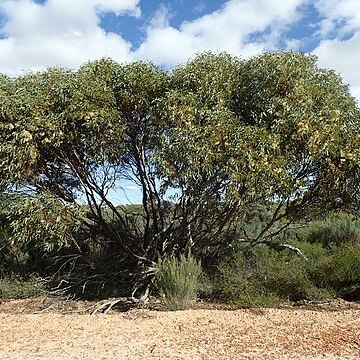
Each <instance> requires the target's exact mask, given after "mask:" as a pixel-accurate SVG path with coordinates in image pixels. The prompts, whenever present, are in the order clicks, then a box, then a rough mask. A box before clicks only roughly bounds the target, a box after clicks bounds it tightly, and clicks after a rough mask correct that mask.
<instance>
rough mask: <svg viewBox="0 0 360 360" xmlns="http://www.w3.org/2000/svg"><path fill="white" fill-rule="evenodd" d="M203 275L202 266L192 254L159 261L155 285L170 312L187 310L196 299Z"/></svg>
mask: <svg viewBox="0 0 360 360" xmlns="http://www.w3.org/2000/svg"><path fill="white" fill-rule="evenodd" d="M201 274H202V269H201V264H200V262H197V261H196V259H195V258H194V257H193V256H192V255H191V254H189V255H188V256H185V255H180V258H179V259H177V258H175V257H169V258H165V259H163V260H159V261H158V263H157V265H156V268H155V285H156V287H157V289H158V291H159V294H160V296H161V297H162V298H163V299H164V301H165V304H166V306H167V307H168V308H169V309H170V310H180V309H186V308H187V307H188V306H189V303H190V302H191V301H193V300H195V299H196V297H197V294H198V291H199V290H200V279H201Z"/></svg>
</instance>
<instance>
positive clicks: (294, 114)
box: [0, 53, 360, 289]
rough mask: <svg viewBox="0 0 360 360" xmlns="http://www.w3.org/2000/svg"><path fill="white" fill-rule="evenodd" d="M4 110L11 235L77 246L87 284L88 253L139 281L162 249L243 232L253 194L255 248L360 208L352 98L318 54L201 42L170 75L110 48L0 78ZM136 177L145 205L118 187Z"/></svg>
mask: <svg viewBox="0 0 360 360" xmlns="http://www.w3.org/2000/svg"><path fill="white" fill-rule="evenodd" d="M0 106H1V107H0V130H1V132H0V140H1V143H0V162H1V168H0V175H1V179H0V186H1V187H2V189H6V191H7V192H14V191H22V192H23V193H25V195H26V196H25V197H23V198H22V201H21V202H20V203H19V202H17V204H18V205H19V206H15V207H14V208H13V210H12V211H13V213H12V214H11V215H12V219H13V228H14V229H15V230H16V238H17V241H20V242H23V243H28V242H29V240H31V241H33V243H34V244H35V246H40V247H42V248H46V249H48V250H49V251H55V250H57V249H61V248H66V247H67V248H71V249H73V252H74V253H73V254H70V255H71V256H70V259H71V261H75V259H76V261H79V262H80V263H81V264H82V265H83V266H87V269H88V270H89V269H90V270H91V269H92V270H91V271H90V270H89V271H90V272H89V273H87V274H88V277H87V278H86V277H84V279H83V281H82V283H81V285H83V286H85V285H86V284H88V283H89V281H90V280H91V281H93V280H94V279H101V281H102V282H103V281H105V282H106V281H109V278H108V274H109V271H108V270H109V269H108V270H106V271H105V270H104V272H103V273H99V270H98V269H96V266H95V265H94V262H93V260H92V258H91V256H90V257H87V254H88V253H89V248H91V249H92V251H93V252H94V250H95V252H96V251H98V252H99V253H100V255H101V256H103V258H104V260H103V266H108V267H114V269H113V272H114V274H115V277H117V278H118V279H119V280H120V282H121V279H125V280H126V282H129V284H130V286H132V287H133V288H134V289H136V288H138V287H139V286H140V285H141V283H143V284H145V285H147V284H148V283H149V281H151V275H152V273H151V269H152V266H153V265H154V263H155V262H156V261H157V259H158V258H159V257H162V256H166V255H179V254H181V253H184V252H187V251H192V252H193V253H194V254H195V255H197V256H199V257H202V256H204V253H206V252H207V251H208V249H209V248H216V247H218V246H222V245H223V244H224V242H227V241H231V240H236V236H237V235H238V234H237V233H236V232H235V230H237V226H238V224H239V220H241V219H243V218H244V216H245V215H246V214H248V213H249V212H250V211H252V209H253V208H255V207H257V206H258V205H259V204H262V206H266V207H268V210H269V211H270V212H271V215H270V217H269V218H268V219H267V222H266V223H265V224H264V226H263V227H262V228H261V229H258V230H257V231H256V232H254V233H249V232H248V231H247V230H246V228H244V229H242V237H243V238H245V240H247V241H249V242H250V243H251V244H257V243H259V242H264V241H265V242H269V243H272V241H273V239H274V237H275V236H276V235H277V234H278V233H280V232H281V231H283V230H284V229H285V228H286V227H288V226H289V225H290V224H291V223H293V222H294V221H296V220H298V219H301V218H304V217H306V216H307V215H308V214H309V213H311V214H313V213H315V212H325V211H328V210H331V209H334V208H337V207H341V206H342V207H347V208H350V207H353V208H354V209H356V208H357V207H358V205H359V183H360V182H359V180H360V179H359V174H360V172H359V164H360V158H359V142H360V140H359V133H360V129H359V109H358V107H357V105H356V102H355V101H354V99H353V98H352V97H351V96H350V95H349V91H348V88H347V86H345V85H344V84H343V82H342V80H341V79H340V77H339V76H337V75H336V74H335V73H334V72H332V71H329V70H324V69H321V68H319V67H318V66H317V62H316V58H314V57H312V56H307V55H303V54H298V53H266V54H262V55H260V56H257V57H254V58H251V59H249V60H241V59H238V58H235V57H232V56H230V55H227V54H220V55H214V54H210V53H205V54H202V55H199V56H197V57H196V58H195V59H193V60H191V61H189V62H188V63H187V64H185V65H182V66H179V67H178V68H176V69H175V70H174V71H173V72H172V73H170V74H169V73H166V72H164V71H162V70H161V69H159V68H158V67H156V66H154V65H152V64H148V63H133V64H129V65H119V64H117V63H115V62H113V61H111V60H109V59H102V60H99V61H95V62H90V63H87V64H85V65H83V66H82V67H81V68H80V69H79V70H77V71H72V70H66V69H48V70H47V71H45V72H40V73H29V74H25V75H22V76H20V77H17V78H15V79H10V78H8V77H5V76H1V78H0ZM128 181H132V182H134V183H136V184H137V185H138V186H139V188H140V190H141V194H142V204H141V211H137V212H136V213H134V212H131V211H128V207H125V206H116V205H115V204H114V203H113V201H112V198H111V196H110V192H111V190H113V189H116V188H117V187H118V186H119V185H120V186H121V185H124V184H127V183H128ZM169 192H172V194H173V195H172V202H171V203H169V202H168V201H166V199H167V196H166V195H167V194H169ZM67 255H68V254H67ZM68 264H69V263H68ZM72 264H74V262H72ZM70 269H71V266H70ZM110 270H111V269H110ZM89 274H90V275H89ZM148 275H150V276H148ZM125 280H124V281H125ZM96 281H97V280H96Z"/></svg>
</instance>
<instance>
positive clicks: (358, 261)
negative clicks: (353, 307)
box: [331, 243, 360, 300]
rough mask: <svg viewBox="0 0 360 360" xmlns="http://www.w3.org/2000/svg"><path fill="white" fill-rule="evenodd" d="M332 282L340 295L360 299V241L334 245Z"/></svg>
mask: <svg viewBox="0 0 360 360" xmlns="http://www.w3.org/2000/svg"><path fill="white" fill-rule="evenodd" d="M332 251H333V258H332V264H333V273H332V279H331V281H332V284H333V287H334V288H335V289H336V291H337V293H338V296H340V297H343V298H345V299H348V300H359V299H360V243H357V244H352V245H350V244H343V245H341V246H338V247H334V248H333V249H332Z"/></svg>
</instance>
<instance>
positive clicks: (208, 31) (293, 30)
mask: <svg viewBox="0 0 360 360" xmlns="http://www.w3.org/2000/svg"><path fill="white" fill-rule="evenodd" d="M278 49H280V50H286V49H291V50H299V51H304V52H309V53H313V54H316V55H317V56H318V58H319V64H320V65H321V66H324V67H327V68H332V69H335V70H336V71H337V72H339V73H340V74H341V75H342V76H343V78H344V80H345V82H347V83H349V84H350V85H351V91H352V93H353V94H354V96H355V97H357V98H358V99H360V67H359V66H358V60H359V59H360V1H359V0H227V1H224V0H223V1H220V0H194V1H191V0H160V1H156V0H0V72H2V73H6V74H9V75H17V74H19V73H21V71H23V70H40V69H44V68H46V67H49V66H64V67H72V68H76V67H78V66H79V65H80V64H82V63H84V62H85V61H88V60H93V59H98V58H100V57H103V56H109V57H111V58H113V59H114V60H116V61H118V62H121V63H122V62H131V61H136V60H150V61H153V62H155V63H156V64H159V65H161V66H163V67H165V68H167V69H171V68H173V67H174V66H176V65H178V64H181V63H184V62H186V60H187V59H189V58H191V57H192V56H194V54H196V53H199V52H203V51H207V50H211V51H214V52H218V51H227V52H229V53H231V54H233V55H236V56H240V57H242V58H248V57H251V56H253V55H256V54H258V53H261V52H262V51H264V50H278Z"/></svg>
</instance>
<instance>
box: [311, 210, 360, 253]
mask: <svg viewBox="0 0 360 360" xmlns="http://www.w3.org/2000/svg"><path fill="white" fill-rule="evenodd" d="M306 240H307V241H309V242H311V243H320V244H322V245H324V246H327V247H330V246H332V245H340V244H344V243H346V244H354V243H360V222H359V220H356V219H355V218H354V217H352V216H350V215H346V214H337V215H334V216H331V217H329V218H328V219H327V220H325V221H322V222H315V223H314V224H313V225H312V226H311V228H310V230H309V232H308V234H307V238H306Z"/></svg>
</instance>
